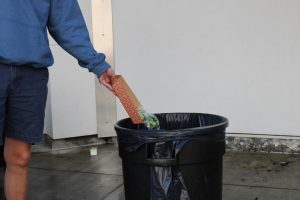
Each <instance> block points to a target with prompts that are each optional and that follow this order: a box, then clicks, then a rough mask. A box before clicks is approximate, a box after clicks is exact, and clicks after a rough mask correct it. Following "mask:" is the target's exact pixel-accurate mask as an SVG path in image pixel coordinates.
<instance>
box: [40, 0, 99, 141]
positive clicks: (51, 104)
mask: <svg viewBox="0 0 300 200" xmlns="http://www.w3.org/2000/svg"><path fill="white" fill-rule="evenodd" d="M78 2H79V3H80V6H81V8H82V11H83V14H84V17H85V20H86V23H87V25H88V28H89V30H91V24H92V23H91V1H87V0H79V1H78ZM51 49H52V52H53V54H54V59H55V65H54V66H52V67H50V68H49V70H50V81H49V91H50V92H49V94H51V95H49V97H48V107H47V109H46V123H45V131H46V133H47V134H48V135H49V136H50V137H52V138H53V139H61V138H69V137H77V136H84V135H94V134H97V122H96V99H95V76H94V75H93V74H91V73H88V71H87V70H86V69H84V68H81V67H79V65H78V63H77V60H76V59H75V58H73V57H71V56H70V55H69V54H67V53H66V52H65V51H63V50H62V49H61V48H60V47H59V46H58V45H57V44H55V42H54V41H53V40H51Z"/></svg>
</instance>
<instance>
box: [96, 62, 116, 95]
mask: <svg viewBox="0 0 300 200" xmlns="http://www.w3.org/2000/svg"><path fill="white" fill-rule="evenodd" d="M114 77H115V72H114V70H113V69H112V68H111V67H110V68H108V69H107V70H106V71H105V72H104V73H103V74H102V75H101V76H100V77H99V82H100V83H101V84H102V85H104V86H105V87H106V88H107V89H109V90H110V91H111V92H113V89H112V86H111V84H112V80H113V78H114Z"/></svg>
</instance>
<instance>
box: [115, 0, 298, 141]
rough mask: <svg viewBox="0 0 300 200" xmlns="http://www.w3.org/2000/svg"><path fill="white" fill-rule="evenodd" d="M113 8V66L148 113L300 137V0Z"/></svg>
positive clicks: (145, 2) (197, 0) (170, 0)
mask: <svg viewBox="0 0 300 200" xmlns="http://www.w3.org/2000/svg"><path fill="white" fill-rule="evenodd" d="M113 14H114V15H113V28H114V44H115V54H114V55H115V66H116V70H117V72H118V73H120V74H123V75H124V76H125V78H126V79H127V81H128V83H129V84H130V85H131V87H132V89H133V90H134V91H135V93H136V95H137V96H138V97H139V98H140V100H141V102H142V103H143V105H144V107H145V108H146V109H147V110H148V111H151V112H181V111H183V112H207V113H215V114H220V115H224V116H226V117H228V118H229V120H230V127H229V128H228V132H237V133H239V132H241V133H258V134H278V135H294V136H300V105H299V104H300V103H299V102H300V89H299V85H300V79H299V74H300V1H299V0H284V1H283V0H227V1H224V0H212V1H207V0H185V1H182V0H164V1H161V0H151V1H149V0H127V1H121V0H116V1H113ZM126 116H127V115H126V114H125V112H124V110H123V108H122V107H121V106H120V104H119V107H118V117H119V119H120V118H123V117H126Z"/></svg>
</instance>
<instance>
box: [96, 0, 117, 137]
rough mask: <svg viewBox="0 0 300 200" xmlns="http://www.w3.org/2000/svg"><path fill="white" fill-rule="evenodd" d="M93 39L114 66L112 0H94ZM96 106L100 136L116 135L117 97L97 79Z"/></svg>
mask: <svg viewBox="0 0 300 200" xmlns="http://www.w3.org/2000/svg"><path fill="white" fill-rule="evenodd" d="M92 21H93V41H94V45H95V48H96V50H97V51H99V52H103V53H104V54H105V55H106V60H107V62H108V63H110V65H111V67H112V68H114V64H113V63H114V62H113V34H112V8H111V0H92ZM96 107H97V132H98V136H99V137H101V138H103V137H111V136H115V135H116V132H115V130H114V125H115V123H116V121H117V113H116V98H115V96H114V95H113V94H112V93H111V92H110V91H108V90H107V89H106V88H105V87H103V86H102V85H100V84H99V82H98V80H96Z"/></svg>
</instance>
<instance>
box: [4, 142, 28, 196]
mask: <svg viewBox="0 0 300 200" xmlns="http://www.w3.org/2000/svg"><path fill="white" fill-rule="evenodd" d="M30 149H31V144H28V143H26V142H23V141H20V140H16V139H13V138H8V137H7V138H5V147H4V158H5V162H6V171H5V185H4V191H5V194H6V199H7V200H25V197H26V190H27V177H28V165H29V160H30V154H31V153H30Z"/></svg>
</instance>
